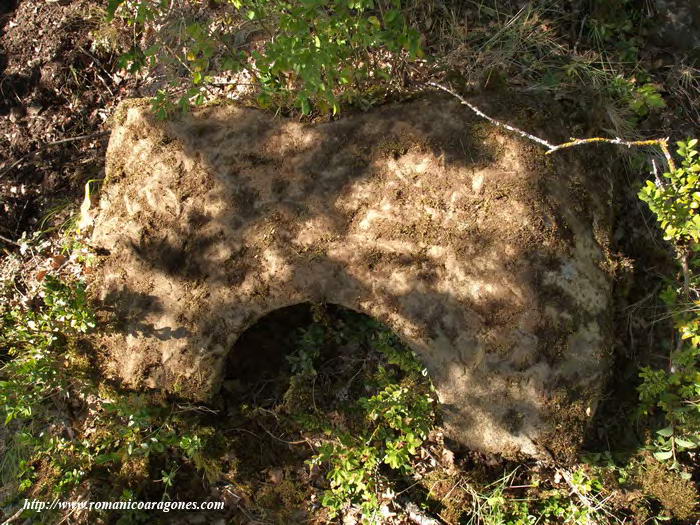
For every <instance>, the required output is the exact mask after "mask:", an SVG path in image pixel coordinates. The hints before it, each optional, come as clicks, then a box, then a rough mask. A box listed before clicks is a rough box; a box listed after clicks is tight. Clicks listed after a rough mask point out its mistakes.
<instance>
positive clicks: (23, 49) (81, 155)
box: [0, 0, 134, 240]
mask: <svg viewBox="0 0 700 525" xmlns="http://www.w3.org/2000/svg"><path fill="white" fill-rule="evenodd" d="M100 4H101V3H100V2H97V1H94V0H78V1H76V2H71V3H68V2H43V1H39V0H25V1H23V2H16V1H11V2H9V3H7V2H3V5H2V6H0V28H1V36H0V74H1V75H2V77H1V78H0V95H1V97H0V213H1V214H2V221H0V235H2V236H4V237H6V238H9V239H11V240H16V239H17V238H19V237H20V236H21V234H22V232H24V231H30V230H34V229H36V228H37V226H39V221H40V220H41V218H42V217H43V216H44V215H45V214H46V213H47V212H48V211H49V210H50V209H53V210H54V211H57V210H60V209H61V208H63V207H65V206H66V205H68V204H70V203H74V202H75V201H76V198H77V197H79V196H80V194H81V192H82V188H83V186H84V184H85V182H86V181H87V180H89V179H96V178H100V177H102V172H103V165H104V148H105V145H106V139H107V137H106V136H100V137H94V136H92V135H93V134H95V133H96V132H100V131H102V130H103V129H105V121H106V119H107V117H108V115H109V113H110V112H111V108H112V107H114V105H115V104H116V103H118V102H119V100H120V99H121V98H123V97H125V96H127V95H128V94H130V93H131V92H132V88H133V85H134V83H133V82H127V81H124V80H121V79H120V77H118V76H114V75H113V73H114V72H115V71H116V59H117V57H116V55H114V54H110V53H106V52H104V51H100V50H95V49H92V44H93V36H92V32H93V31H95V30H97V29H98V28H99V26H100V24H102V23H104V22H103V16H104V11H103V9H102V8H101V7H100ZM82 135H90V137H89V138H86V139H84V140H77V141H71V142H65V143H61V144H57V145H51V143H52V142H55V141H59V140H63V139H66V138H72V137H77V136H82ZM59 215H60V214H59ZM41 226H42V228H43V227H47V226H48V224H42V225H41Z"/></svg>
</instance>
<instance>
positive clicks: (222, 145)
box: [92, 98, 610, 456]
mask: <svg viewBox="0 0 700 525" xmlns="http://www.w3.org/2000/svg"><path fill="white" fill-rule="evenodd" d="M115 120H116V121H117V122H116V124H115V129H114V131H113V134H112V137H111V140H110V145H109V151H108V158H107V182H106V185H105V190H104V192H103V196H102V197H101V202H100V208H99V214H98V217H97V219H96V222H95V229H94V233H93V245H94V246H95V247H97V248H99V249H101V250H102V253H104V254H105V255H103V256H102V257H101V261H100V264H99V265H98V267H97V268H96V269H95V271H94V273H93V283H92V287H93V290H95V291H96V292H95V293H96V295H98V296H99V299H101V300H102V301H103V302H104V304H105V305H106V306H107V307H109V308H110V309H111V311H112V312H113V314H114V316H115V318H116V321H117V322H116V324H115V326H116V329H115V330H114V331H113V332H112V333H110V334H108V335H105V336H102V337H101V339H100V341H99V349H100V360H101V363H102V366H103V368H104V370H105V371H106V372H107V373H108V374H111V375H112V376H114V377H116V378H119V379H120V380H121V381H123V382H124V383H125V384H126V385H129V386H131V387H134V388H143V387H149V388H160V389H165V390H166V391H169V392H173V393H176V394H178V395H181V396H184V397H189V398H193V399H207V398H208V397H209V396H211V395H212V394H213V393H214V392H216V390H217V388H218V387H219V384H220V382H221V377H222V372H223V366H224V362H225V360H226V357H227V353H228V352H229V350H230V349H231V348H232V346H233V344H234V342H235V341H236V339H237V338H238V336H239V335H240V334H241V333H242V332H243V331H244V330H245V329H246V328H248V327H249V326H251V324H253V323H254V322H255V321H256V320H257V319H259V318H260V317H261V316H263V315H265V314H267V313H269V312H271V311H272V310H275V309H277V308H281V307H284V306H288V305H292V304H296V303H301V302H306V301H311V302H328V303H335V304H338V305H342V306H344V307H347V308H351V309H354V310H357V311H360V312H363V313H366V314H368V315H371V316H373V317H375V318H376V319H378V320H380V321H382V322H384V323H386V324H387V325H388V326H389V327H390V328H391V329H393V330H394V331H395V332H396V334H397V335H399V336H400V337H401V338H402V339H403V340H404V341H405V342H406V343H407V344H409V345H410V346H411V347H412V348H413V349H414V350H415V351H416V352H417V354H418V355H419V356H420V357H421V358H422V360H423V362H424V363H425V365H426V367H427V368H428V371H429V372H430V375H431V377H432V380H433V382H434V384H435V386H436V388H437V390H438V392H439V398H440V401H441V403H442V404H443V408H444V411H445V423H446V428H447V430H448V433H449V434H450V436H451V437H452V438H454V439H455V440H457V441H458V442H460V443H461V444H463V445H466V446H468V447H472V448H475V449H479V450H483V451H490V452H500V453H505V454H509V455H516V454H518V453H524V454H528V455H535V456H543V455H547V452H546V451H547V450H549V451H553V452H555V453H559V452H562V451H566V450H567V447H570V445H575V444H576V441H577V440H579V439H580V435H581V431H582V428H583V426H584V424H585V421H586V419H587V418H588V417H589V416H590V415H591V413H592V411H593V410H594V409H595V399H596V395H597V393H598V391H599V387H600V384H601V380H602V379H603V377H604V371H605V369H606V367H607V363H606V361H605V356H606V353H607V349H608V342H607V333H608V331H609V328H608V308H609V297H610V284H609V278H608V276H607V274H606V272H605V271H604V268H605V263H606V259H605V257H604V255H603V252H604V249H603V248H601V243H604V239H605V238H606V235H607V233H606V232H607V228H608V224H609V217H608V215H609V209H608V206H607V204H606V203H607V199H608V197H607V191H608V185H607V183H605V180H606V178H605V177H604V176H603V175H602V174H601V173H600V172H595V170H594V169H593V168H590V167H589V168H588V169H585V168H584V167H582V165H583V163H582V162H581V161H580V160H577V158H576V157H575V156H573V154H567V155H566V156H560V157H557V158H556V159H555V160H551V159H549V158H548V159H547V160H545V158H544V157H543V155H542V152H541V151H540V150H538V149H537V148H533V147H532V146H530V145H529V144H524V143H523V142H521V141H520V140H519V139H517V138H514V137H512V136H511V135H508V134H506V133H504V132H502V131H500V130H498V129H497V128H494V127H492V126H490V125H486V124H484V123H483V122H482V121H479V120H477V119H475V118H474V117H473V116H472V115H471V114H470V113H469V112H468V111H467V110H466V108H464V107H463V106H460V105H459V104H457V103H455V102H453V101H451V100H445V99H443V98H424V99H421V100H418V101H415V102H411V103H407V104H400V105H392V106H385V107H383V108H380V109H378V110H375V111H373V112H371V113H368V114H362V115H356V116H349V117H346V118H344V119H342V120H339V121H337V122H330V123H323V124H315V125H314V124H302V123H298V122H295V121H292V120H285V119H282V118H273V117H272V116H271V115H269V114H267V113H264V112H260V111H257V110H253V109H245V108H238V107H230V106H228V107H210V108H206V109H203V110H200V111H198V112H196V113H195V114H194V115H192V116H188V117H185V118H183V119H181V120H179V121H177V122H171V123H167V124H163V123H156V122H153V121H152V120H151V118H150V117H149V116H148V111H147V109H146V108H145V107H144V104H143V102H142V101H131V102H130V103H128V104H123V105H122V106H121V107H120V109H119V110H118V111H117V116H116V117H115ZM588 151H589V152H590V150H588ZM234 358H235V356H234Z"/></svg>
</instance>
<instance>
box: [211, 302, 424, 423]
mask: <svg viewBox="0 0 700 525" xmlns="http://www.w3.org/2000/svg"><path fill="white" fill-rule="evenodd" d="M400 359H405V360H406V362H408V361H411V365H412V366H415V367H418V366H419V367H420V368H421V370H423V364H422V363H421V361H420V357H419V356H417V355H416V354H415V353H413V352H412V351H411V349H410V348H409V346H408V345H406V344H405V342H403V341H402V340H401V339H400V338H399V336H398V335H397V334H396V333H395V332H393V331H392V330H391V329H390V328H389V327H387V326H386V325H385V324H383V323H381V322H380V321H378V320H376V319H375V318H373V317H372V316H370V315H367V314H365V313H362V312H359V311H357V310H354V309H350V308H346V307H344V306H341V305H338V304H333V303H328V304H319V303H311V302H302V303H296V304H293V305H289V306H284V307H281V308H277V309H274V310H272V311H270V312H268V313H267V314H264V315H262V316H260V317H259V318H258V319H257V320H255V321H254V322H253V323H251V324H250V326H248V328H247V329H246V330H244V331H243V332H242V333H241V334H240V336H239V337H238V338H237V340H236V341H235V343H233V345H232V347H231V348H230V349H229V351H228V355H227V358H226V363H225V367H224V371H223V378H222V381H221V387H220V395H221V397H222V398H223V399H224V402H225V404H226V405H227V410H228V408H230V406H231V405H232V404H237V403H238V404H240V403H243V404H247V405H250V406H253V405H256V406H263V407H265V408H270V407H279V406H281V405H283V404H284V403H289V402H291V401H292V400H291V399H285V394H290V390H289V389H290V388H293V387H294V386H293V385H292V384H291V383H292V382H293V379H294V378H295V377H299V376H308V375H314V376H315V379H314V383H315V385H314V392H312V393H311V395H312V398H311V399H309V401H311V403H312V404H313V405H314V406H315V408H316V409H318V408H319V406H321V407H323V406H330V405H333V401H332V400H325V401H324V400H323V399H322V398H323V397H324V396H325V395H327V394H328V395H337V396H341V397H344V398H347V397H353V396H354V397H359V396H361V395H366V394H367V389H366V388H365V387H364V386H363V385H362V379H363V377H365V376H367V375H368V374H369V375H371V374H372V373H373V372H374V371H376V370H375V369H376V368H377V367H380V366H381V367H385V368H390V369H391V372H394V373H395V376H396V378H397V380H400V379H401V378H402V377H403V376H405V375H406V372H405V371H402V370H401V366H402V365H401V364H397V360H400ZM348 374H350V376H349V379H348V378H346V379H348V380H347V381H346V382H345V383H343V384H342V385H340V384H335V383H337V382H338V381H340V380H341V377H342V376H345V375H348ZM422 375H423V376H424V377H425V378H426V379H425V381H426V382H427V381H428V378H427V372H422ZM335 387H338V389H340V390H338V389H336V388H335ZM329 389H330V390H329ZM316 391H317V392H316ZM287 408H289V407H287ZM234 411H235V409H234Z"/></svg>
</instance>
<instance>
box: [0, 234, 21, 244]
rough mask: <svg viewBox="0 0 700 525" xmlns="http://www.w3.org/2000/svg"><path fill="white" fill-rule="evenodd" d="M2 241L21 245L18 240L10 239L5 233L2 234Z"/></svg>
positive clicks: (0, 237)
mask: <svg viewBox="0 0 700 525" xmlns="http://www.w3.org/2000/svg"><path fill="white" fill-rule="evenodd" d="M0 241H2V242H4V243H7V244H14V245H15V246H19V245H20V244H19V243H18V242H17V241H13V240H12V239H8V238H7V237H5V236H4V235H0Z"/></svg>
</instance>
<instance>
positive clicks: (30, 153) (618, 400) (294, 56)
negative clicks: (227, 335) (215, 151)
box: [0, 0, 700, 524]
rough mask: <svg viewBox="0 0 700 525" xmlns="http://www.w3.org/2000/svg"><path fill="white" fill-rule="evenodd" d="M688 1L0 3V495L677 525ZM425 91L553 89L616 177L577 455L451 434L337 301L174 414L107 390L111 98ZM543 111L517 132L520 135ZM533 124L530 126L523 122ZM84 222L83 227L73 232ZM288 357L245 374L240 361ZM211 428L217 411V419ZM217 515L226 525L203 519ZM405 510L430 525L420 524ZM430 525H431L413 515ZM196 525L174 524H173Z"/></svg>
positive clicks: (692, 305) (380, 96)
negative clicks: (586, 414)
mask: <svg viewBox="0 0 700 525" xmlns="http://www.w3.org/2000/svg"><path fill="white" fill-rule="evenodd" d="M699 10H700V9H699V8H698V7H697V6H695V5H694V4H693V2H691V1H686V2H683V1H680V0H676V1H673V0H656V1H652V0H600V1H595V2H594V1H589V0H569V1H556V2H555V1H551V0H532V1H518V0H502V1H499V0H482V1H451V0H403V1H399V0H347V1H346V0H337V1H336V0H288V1H284V0H230V1H228V2H219V1H217V0H211V1H208V2H204V1H196V0H123V1H120V0H111V1H109V2H99V1H96V0H76V1H73V2H68V1H64V0H58V1H53V2H43V1H39V0H21V1H13V2H6V3H4V4H3V6H1V7H0V27H1V28H2V36H0V46H1V51H0V72H2V79H1V80H0V92H1V93H2V98H1V99H0V143H1V144H2V147H1V148H0V162H2V163H3V164H2V167H0V206H1V207H2V210H1V213H2V215H1V217H2V220H1V221H0V245H1V246H2V250H3V254H2V261H1V262H0V278H1V283H0V287H1V288H0V294H1V295H0V319H1V321H0V322H1V323H2V332H1V334H0V362H1V363H2V369H1V371H0V411H1V412H2V416H3V419H4V422H5V424H4V426H3V428H2V429H1V430H0V436H1V441H0V457H1V458H2V459H0V483H1V485H2V487H1V488H0V499H1V500H2V504H1V505H2V507H3V509H4V510H3V512H4V513H5V514H4V519H9V520H15V521H16V520H20V519H22V520H24V519H30V520H32V519H33V520H36V521H40V522H47V523H51V522H56V523H58V522H64V521H74V522H86V523H95V522H109V523H112V522H119V523H142V522H143V523H146V522H152V521H154V519H162V520H163V521H167V522H173V521H178V520H180V521H182V522H183V523H189V522H190V521H188V520H196V519H201V516H202V515H201V514H200V515H199V518H195V517H192V516H187V515H183V516H174V515H172V514H171V515H163V516H164V517H162V516H161V517H158V516H156V517H155V518H154V515H153V514H150V515H147V514H144V513H139V512H124V513H107V512H99V511H95V512H92V513H88V512H86V511H76V510H72V511H53V512H46V511H45V512H43V513H41V515H38V514H37V513H36V512H35V511H24V512H22V508H21V506H22V502H23V500H24V498H39V499H46V500H53V499H54V498H56V497H58V498H60V499H65V500H92V501H97V500H118V499H122V500H129V499H139V500H161V499H162V500H168V499H172V500H193V501H204V500H207V499H212V500H222V501H225V502H226V504H227V505H226V512H225V513H223V514H222V513H218V514H217V513H214V514H211V515H206V516H205V517H204V520H205V521H215V520H219V521H220V522H222V523H223V522H227V521H228V522H233V523H297V522H310V523H326V522H333V521H334V520H337V519H340V518H339V517H340V516H344V519H345V520H347V521H348V522H353V521H352V520H355V521H358V522H368V523H406V522H411V521H412V522H414V523H441V522H442V523H450V524H452V523H490V524H501V523H513V524H524V523H617V522H620V523H630V522H631V523H657V522H674V523H693V522H694V521H695V520H697V519H698V508H697V501H698V491H697V485H698V480H699V479H700V468H699V462H698V455H697V449H698V445H700V368H699V366H700V365H699V363H698V361H699V355H700V351H699V350H698V348H699V346H698V345H699V344H700V318H699V317H698V314H697V311H698V308H697V305H698V299H699V297H698V286H699V282H698V277H697V271H696V269H697V267H698V258H697V256H696V253H697V246H698V237H699V235H700V230H699V228H700V219H698V216H697V210H698V209H699V208H700V188H698V176H700V161H699V160H698V152H697V151H698V143H697V140H695V139H694V138H693V137H694V136H697V135H698V126H699V125H700V109H699V108H700V78H699V76H698V73H699V70H698V59H699V58H700V57H699V55H698V49H699V47H698V42H697V35H698V34H700V27H698V23H699V21H700V13H699V12H698V11H699ZM428 82H438V83H441V84H443V85H448V86H450V87H451V88H452V89H454V90H455V91H456V92H457V93H459V94H461V95H462V96H464V97H466V98H467V99H468V97H469V95H470V94H473V93H494V95H496V94H499V93H500V94H503V93H509V92H517V93H520V94H526V95H531V96H532V97H533V98H534V97H537V96H546V97H550V98H551V99H553V100H556V101H557V103H558V104H560V105H561V106H562V108H563V110H564V111H566V112H567V113H568V114H569V115H570V129H571V135H572V136H576V137H592V136H603V137H609V138H614V137H622V138H624V139H627V140H637V139H643V138H654V139H656V138H665V137H670V138H671V141H670V142H671V144H672V145H673V144H675V142H676V141H678V142H679V143H678V144H676V145H675V146H673V147H672V149H673V151H672V154H673V155H674V162H673V164H674V165H673V166H671V165H669V163H668V160H667V158H666V157H665V156H664V154H663V152H662V151H660V150H659V148H658V147H655V146H653V145H651V146H647V147H641V148H635V149H628V148H624V149H613V148H616V146H611V145H585V146H578V147H585V148H588V149H587V152H588V153H589V154H590V155H606V156H608V157H609V158H610V162H611V163H612V164H613V165H614V166H615V168H616V173H617V176H616V178H615V180H613V181H612V183H613V187H614V189H615V191H614V200H615V202H614V204H615V209H616V210H615V211H616V230H615V240H616V242H617V246H616V249H617V253H616V254H613V255H614V260H615V261H616V268H614V272H615V276H616V281H615V282H616V290H615V302H616V326H617V332H616V364H615V370H614V377H613V379H612V380H611V383H610V385H609V389H608V392H607V396H606V399H605V400H604V401H603V403H602V405H601V407H600V408H599V409H598V411H597V414H596V416H595V419H594V421H593V422H592V424H591V425H590V428H589V429H588V433H587V436H586V440H585V442H584V444H583V447H582V449H581V450H580V451H578V454H577V455H576V457H575V458H573V459H571V458H569V459H567V460H565V459H563V458H553V460H552V461H551V462H542V461H533V460H527V459H523V460H522V461H514V460H513V459H512V458H510V459H506V458H503V457H491V456H485V455H483V454H480V453H477V452H474V451H469V450H460V449H458V448H457V447H455V446H453V445H451V444H450V443H445V442H444V439H443V437H442V434H441V431H440V416H439V407H437V406H436V405H435V403H434V395H433V393H432V389H431V386H430V382H429V378H427V377H425V375H424V372H423V370H422V367H421V365H420V363H418V362H417V361H416V360H415V358H414V357H413V356H412V355H411V353H410V352H409V351H408V350H406V349H405V348H404V347H403V346H402V345H401V343H400V341H397V340H396V339H395V337H394V336H392V335H391V334H390V333H388V332H387V331H386V329H384V328H383V327H382V326H380V325H378V324H377V323H376V322H375V321H373V320H371V319H368V318H365V317H363V316H360V315H358V314H355V313H353V312H348V311H343V310H341V309H338V308H335V307H333V306H332V305H301V306H299V307H295V308H294V309H292V310H290V311H284V312H278V313H275V314H273V315H271V316H270V317H268V318H266V319H264V320H262V321H261V322H260V323H259V324H258V325H257V326H256V327H253V328H252V329H251V330H250V331H249V332H248V333H247V334H246V336H245V337H244V338H242V339H241V341H239V343H238V348H237V349H236V353H237V355H249V356H250V357H249V365H248V366H249V369H254V370H256V371H257V372H258V375H256V376H255V379H254V380H251V379H250V375H247V376H245V375H242V374H241V375H236V373H233V372H232V374H231V375H230V377H229V378H228V380H227V382H226V384H225V388H224V390H223V391H222V393H221V395H220V396H219V398H217V399H216V400H214V402H213V403H212V404H211V405H207V406H194V405H191V404H188V403H185V402H183V401H182V400H178V399H172V398H167V399H165V398H162V397H161V396H158V395H157V394H152V393H145V394H144V393H133V392H127V391H124V390H121V389H120V388H119V387H118V386H117V385H111V384H107V383H106V382H104V381H103V380H102V379H101V378H100V376H99V374H96V373H95V367H94V366H93V363H92V361H91V356H92V351H91V350H92V349H91V348H90V344H89V333H90V331H93V330H108V329H110V327H109V324H108V323H107V319H108V318H107V316H105V315H104V314H103V313H102V312H99V311H98V312H96V311H94V308H93V307H92V306H91V304H90V301H89V294H88V292H87V291H86V289H85V287H84V286H83V284H81V283H82V282H84V281H87V280H89V273H90V265H91V262H92V259H93V258H94V253H92V251H91V249H90V246H89V244H88V243H87V242H86V240H85V237H84V234H85V231H84V228H85V224H83V223H81V220H80V219H81V208H82V210H83V212H84V211H85V210H86V209H89V206H90V205H91V197H92V196H93V195H95V194H96V193H98V192H99V185H100V181H101V180H102V178H103V175H104V161H103V158H104V147H105V144H106V140H107V136H108V130H109V118H110V115H111V114H112V111H113V109H114V108H115V106H116V104H117V103H118V102H119V101H120V100H122V99H124V98H126V97H132V96H148V97H151V98H152V106H153V110H154V112H155V113H156V115H158V116H159V117H160V118H174V117H176V116H177V113H178V112H179V111H187V110H189V109H190V108H191V107H192V106H196V105H198V104H205V103H226V101H229V100H233V101H236V103H242V104H247V105H253V106H256V107H260V108H264V109H266V110H269V111H271V112H279V113H282V114H285V115H287V116H292V117H296V118H299V119H304V120H307V121H322V120H327V119H333V118H343V115H344V114H347V113H350V112H354V111H365V110H369V109H371V108H372V107H373V106H376V105H379V104H383V103H386V102H388V101H400V100H404V99H407V98H411V97H415V96H419V95H420V94H421V93H423V92H425V91H426V90H427V89H430V88H429V86H428ZM534 120H536V115H533V121H534ZM537 127H538V129H539V128H541V126H537ZM84 215H85V214H84V213H83V216H84ZM265 345H267V346H268V347H271V348H274V349H277V350H278V351H279V349H283V350H284V352H279V356H280V357H279V360H276V361H273V362H271V363H268V366H267V367H266V366H265V363H261V362H260V361H259V360H256V359H255V355H254V354H255V352H254V349H256V348H260V347H261V346H265ZM224 416H225V417H224ZM222 520H223V521H222ZM419 520H423V521H419ZM430 520H433V521H430ZM192 522H194V521H192Z"/></svg>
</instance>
